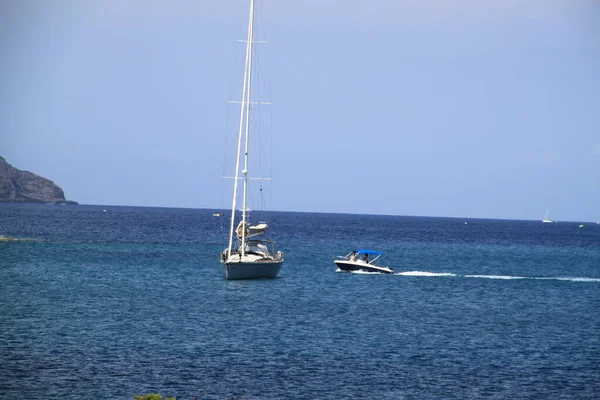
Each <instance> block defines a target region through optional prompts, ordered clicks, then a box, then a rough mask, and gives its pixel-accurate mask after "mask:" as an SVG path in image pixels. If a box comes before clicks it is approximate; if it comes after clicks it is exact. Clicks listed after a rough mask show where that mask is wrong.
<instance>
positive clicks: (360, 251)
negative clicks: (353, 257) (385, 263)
mask: <svg viewBox="0 0 600 400" xmlns="http://www.w3.org/2000/svg"><path fill="white" fill-rule="evenodd" d="M354 252H355V253H356V254H367V255H368V254H377V255H378V256H380V255H381V254H382V253H381V252H380V251H375V250H354Z"/></svg>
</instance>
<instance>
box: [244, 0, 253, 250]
mask: <svg viewBox="0 0 600 400" xmlns="http://www.w3.org/2000/svg"><path fill="white" fill-rule="evenodd" d="M253 49H254V0H250V18H249V22H248V43H247V44H246V50H247V52H248V56H247V58H248V71H247V73H246V79H247V82H248V84H247V86H248V88H247V90H246V104H245V106H246V115H245V117H246V122H245V127H246V132H245V135H246V148H245V152H244V170H243V171H242V173H243V174H244V197H243V200H242V221H244V229H243V230H242V256H243V255H244V254H245V250H246V249H245V247H246V229H245V224H246V199H247V194H248V144H249V139H250V107H251V102H250V100H251V96H250V94H251V93H252V90H251V88H252V50H253Z"/></svg>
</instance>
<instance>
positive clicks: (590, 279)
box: [535, 277, 600, 282]
mask: <svg viewBox="0 0 600 400" xmlns="http://www.w3.org/2000/svg"><path fill="white" fill-rule="evenodd" d="M535 279H544V280H548V279H551V280H557V281H571V282H600V279H599V278H577V277H573V278H570V277H564V278H535Z"/></svg>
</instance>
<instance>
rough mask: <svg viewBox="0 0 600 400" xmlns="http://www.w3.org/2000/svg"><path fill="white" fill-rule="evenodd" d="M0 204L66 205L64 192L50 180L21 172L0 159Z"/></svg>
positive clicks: (73, 202)
mask: <svg viewBox="0 0 600 400" xmlns="http://www.w3.org/2000/svg"><path fill="white" fill-rule="evenodd" d="M0 202H5V203H6V202H9V203H66V204H77V202H76V201H68V200H65V194H64V192H63V190H62V189H61V188H60V187H58V186H57V185H56V184H55V183H54V182H52V181H51V180H49V179H46V178H42V177H41V176H38V175H36V174H34V173H31V172H29V171H21V170H19V169H16V168H15V167H13V166H12V165H10V164H9V163H7V162H6V160H5V159H4V158H3V157H0Z"/></svg>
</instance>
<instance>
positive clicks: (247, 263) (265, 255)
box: [221, 0, 284, 279]
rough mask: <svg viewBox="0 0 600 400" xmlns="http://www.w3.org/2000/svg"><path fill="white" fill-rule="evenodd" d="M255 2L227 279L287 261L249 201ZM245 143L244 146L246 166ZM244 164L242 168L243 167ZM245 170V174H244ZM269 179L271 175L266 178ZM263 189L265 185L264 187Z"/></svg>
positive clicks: (225, 259)
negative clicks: (255, 220) (252, 214)
mask: <svg viewBox="0 0 600 400" xmlns="http://www.w3.org/2000/svg"><path fill="white" fill-rule="evenodd" d="M254 4H255V0H250V12H249V17H248V38H247V40H246V58H245V64H244V78H243V84H242V99H241V101H240V102H239V103H240V120H239V129H238V140H237V152H236V165H235V175H234V176H233V179H234V183H233V196H232V204H231V220H230V229H229V243H228V246H227V248H226V249H225V250H223V252H222V253H221V263H223V265H224V267H225V279H253V278H274V277H276V276H277V274H278V273H279V271H280V269H281V267H282V265H283V256H284V255H283V253H282V252H281V251H277V248H276V243H275V242H273V241H271V240H266V239H262V238H261V237H262V236H261V235H262V234H264V233H265V232H266V230H267V228H268V226H267V224H266V223H263V222H261V223H260V224H258V225H254V226H252V225H250V222H249V212H248V211H249V208H248V205H247V196H248V183H249V182H248V181H249V180H250V179H261V178H249V163H248V160H249V159H248V153H249V141H250V133H251V132H250V111H251V105H252V104H255V103H252V102H251V96H250V95H251V89H252V61H253V50H254V44H255V43H256V42H255V41H254V8H255V7H254ZM242 146H243V148H244V154H243V167H240V164H241V162H242ZM241 168H242V169H241ZM240 174H241V177H240ZM262 179H268V178H262ZM240 180H242V181H243V187H242V204H241V208H240V211H241V220H240V221H239V223H238V224H237V226H236V224H235V221H236V209H237V207H238V204H237V203H238V198H237V197H238V182H239V181H240ZM261 191H262V189H261Z"/></svg>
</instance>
